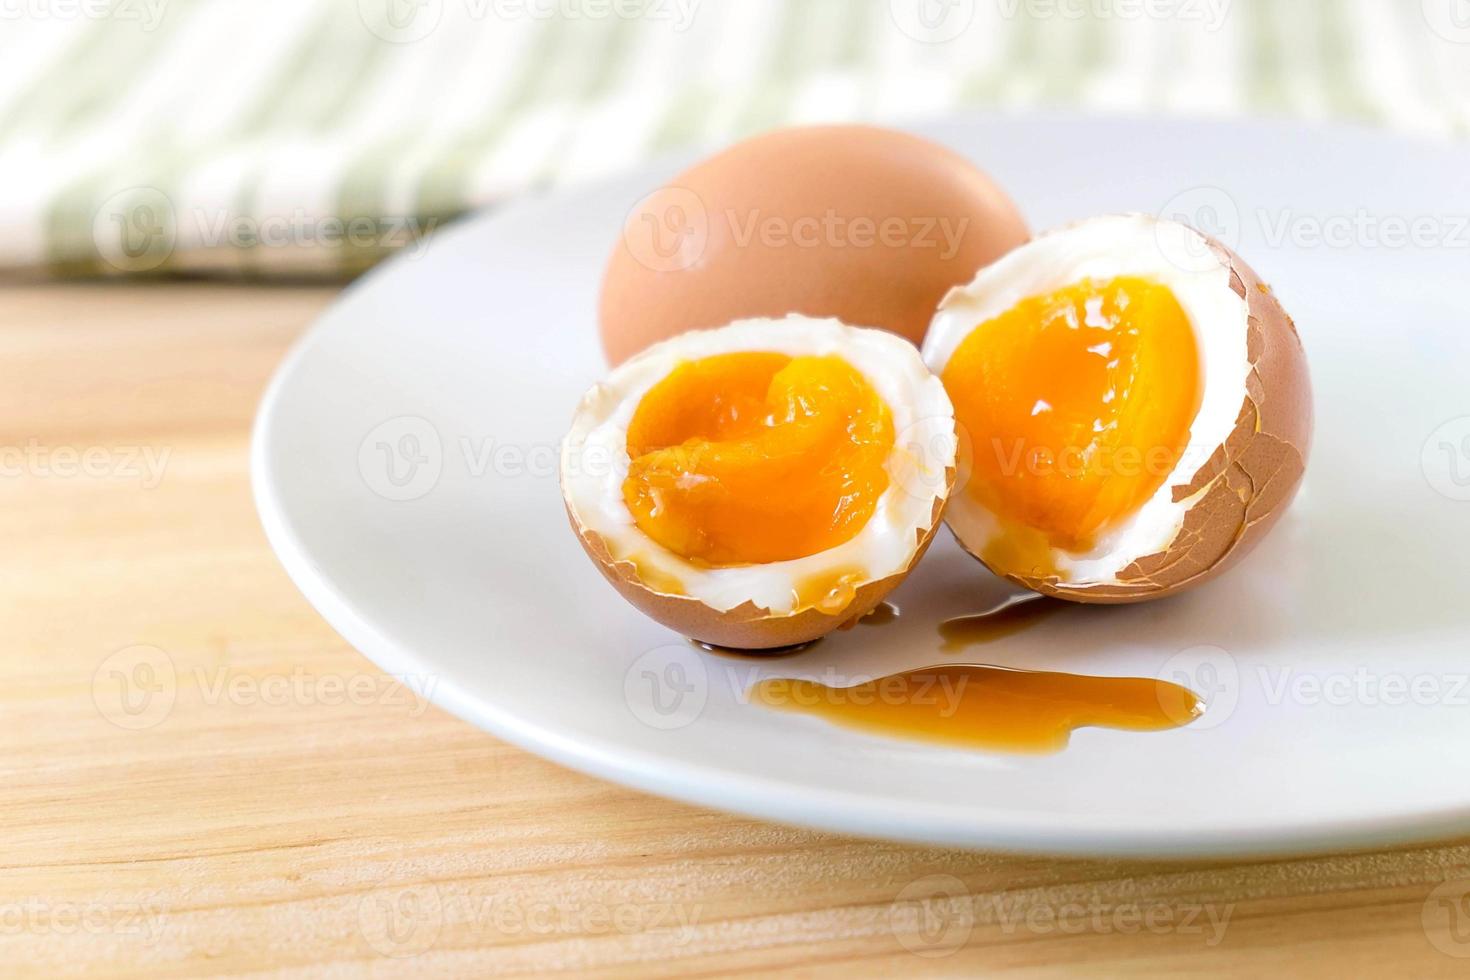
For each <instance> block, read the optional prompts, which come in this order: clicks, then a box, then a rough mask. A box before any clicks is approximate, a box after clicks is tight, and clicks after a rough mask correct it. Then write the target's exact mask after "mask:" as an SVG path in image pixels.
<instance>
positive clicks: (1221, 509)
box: [925, 215, 1312, 603]
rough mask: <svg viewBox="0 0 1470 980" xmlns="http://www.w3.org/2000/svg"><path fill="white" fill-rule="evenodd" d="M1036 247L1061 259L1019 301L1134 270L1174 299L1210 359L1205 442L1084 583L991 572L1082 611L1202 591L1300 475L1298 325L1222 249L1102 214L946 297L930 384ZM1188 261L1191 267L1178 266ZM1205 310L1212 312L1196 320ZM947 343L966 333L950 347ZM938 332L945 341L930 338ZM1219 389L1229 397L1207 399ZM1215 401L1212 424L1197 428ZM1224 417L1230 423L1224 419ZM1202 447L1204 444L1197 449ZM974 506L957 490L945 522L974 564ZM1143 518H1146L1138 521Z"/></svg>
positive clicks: (1306, 399) (978, 525) (928, 348)
mask: <svg viewBox="0 0 1470 980" xmlns="http://www.w3.org/2000/svg"><path fill="white" fill-rule="evenodd" d="M1073 236H1078V237H1083V238H1084V240H1083V242H1082V243H1081V244H1080V246H1079V247H1076V248H1072V247H1066V248H1057V249H1049V246H1052V245H1067V244H1069V239H1070V238H1072V237H1073ZM1084 236H1085V237H1084ZM1033 249H1034V250H1036V252H1037V256H1044V257H1047V258H1052V259H1056V260H1059V261H1058V262H1057V266H1056V267H1055V268H1054V269H1052V270H1051V271H1049V272H1047V273H1045V276H1047V277H1049V278H1050V279H1051V280H1054V281H1053V282H1037V283H1034V284H1033V285H1034V286H1035V288H1030V289H1026V288H1025V287H1024V286H1023V287H1022V289H1021V291H1022V292H1023V293H1024V295H1036V294H1038V293H1042V292H1046V291H1048V290H1049V289H1052V288H1058V287H1060V286H1063V285H1067V284H1070V283H1072V282H1076V281H1078V280H1079V279H1081V278H1083V277H1085V276H1089V275H1091V276H1092V277H1094V278H1106V277H1108V276H1111V275H1121V274H1139V273H1140V272H1142V273H1143V274H1144V275H1148V274H1150V273H1153V272H1157V273H1158V278H1160V279H1162V280H1163V281H1165V283H1166V284H1167V285H1170V286H1171V287H1172V288H1173V289H1174V290H1175V292H1176V295H1177V296H1178V298H1179V299H1180V300H1181V303H1182V304H1183V305H1184V306H1185V309H1186V311H1189V312H1191V314H1192V315H1191V322H1192V325H1193V326H1194V329H1195V332H1196V337H1197V339H1198V341H1199V343H1200V346H1201V350H1202V352H1203V355H1204V357H1205V359H1206V361H1207V363H1206V366H1205V372H1204V377H1205V379H1206V381H1205V384H1206V392H1205V402H1204V404H1203V405H1202V407H1201V410H1200V414H1199V415H1198V416H1196V424H1197V426H1204V428H1205V429H1206V430H1207V431H1205V432H1201V431H1200V429H1199V428H1195V429H1193V430H1192V432H1193V435H1192V437H1191V442H1190V449H1189V451H1187V452H1186V453H1185V455H1184V457H1183V458H1182V459H1181V462H1180V464H1179V465H1178V466H1177V467H1176V469H1175V471H1174V473H1172V474H1171V475H1170V476H1169V477H1168V478H1167V479H1166V480H1165V481H1164V484H1163V486H1162V487H1161V488H1160V489H1159V491H1158V493H1157V494H1155V496H1154V498H1152V499H1151V500H1150V501H1148V502H1147V503H1146V504H1145V505H1144V509H1143V510H1142V511H1140V514H1138V515H1135V517H1134V519H1132V520H1130V521H1129V522H1127V523H1125V525H1124V526H1123V527H1121V528H1120V529H1118V530H1117V531H1116V532H1114V533H1113V534H1111V535H1109V536H1108V538H1107V539H1106V540H1105V541H1104V542H1103V543H1102V544H1101V545H1100V546H1099V548H1098V549H1096V550H1095V551H1094V552H1093V553H1091V554H1089V555H1086V556H1083V557H1082V560H1081V561H1079V562H1077V563H1076V564H1075V566H1074V567H1075V568H1076V569H1078V570H1080V571H1081V572H1082V574H1081V575H1078V576H1068V577H1067V578H1066V579H1064V578H1063V577H1061V576H1058V575H1054V574H1046V575H1028V574H1018V573H1015V572H1005V571H1002V570H999V569H994V568H992V569H991V570H992V571H995V572H997V574H1001V575H1002V576H1003V577H1005V578H1007V579H1009V580H1010V581H1012V582H1015V583H1016V584H1018V585H1021V586H1024V587H1025V588H1028V589H1032V590H1034V591H1036V592H1040V593H1043V594H1046V595H1050V596H1055V597H1057V598H1061V599H1069V600H1073V601H1077V602H1089V603H1127V602H1139V601H1143V600H1147V599H1157V598H1161V597H1164V596H1168V595H1174V594H1177V593H1179V592H1182V591H1184V590H1186V589H1191V588H1194V587H1195V586H1197V585H1201V584H1203V583H1205V582H1207V581H1209V580H1210V579H1212V578H1214V577H1215V576H1217V575H1219V574H1221V573H1222V572H1224V571H1226V570H1227V569H1229V568H1231V567H1233V566H1234V565H1235V564H1236V563H1237V562H1238V561H1240V559H1241V558H1243V557H1245V556H1246V555H1247V554H1248V553H1249V552H1250V550H1251V549H1252V548H1254V547H1255V546H1256V544H1258V543H1259V542H1260V541H1261V540H1262V539H1263V538H1264V537H1265V536H1266V534H1267V533H1268V532H1269V531H1270V529H1271V528H1272V527H1273V526H1274V525H1275V524H1276V522H1277V520H1279V519H1280V517H1281V515H1282V514H1283V513H1284V512H1285V511H1286V509H1287V507H1288V505H1289V504H1290V503H1291V501H1292V498H1293V497H1294V496H1295V495H1296V491H1297V488H1298V486H1299V485H1300V483H1301V480H1302V475H1303V473H1304V472H1305V469H1306V462H1307V457H1308V453H1309V450H1310V447H1311V440H1312V389H1311V381H1310V378H1309V377H1308V372H1307V361H1306V354H1305V352H1304V350H1303V348H1302V343H1301V339H1300V338H1299V337H1298V335H1297V330H1296V325H1295V323H1293V322H1292V319H1291V317H1290V316H1289V315H1287V313H1286V311H1285V310H1284V309H1283V308H1282V306H1281V303H1280V302H1279V301H1278V300H1277V298H1276V295H1275V293H1274V292H1272V290H1271V288H1270V287H1269V286H1268V285H1266V284H1265V283H1264V282H1262V281H1261V279H1260V277H1259V276H1257V275H1256V273H1255V271H1254V270H1253V269H1251V267H1250V266H1249V265H1247V264H1246V263H1245V261H1244V260H1243V259H1241V257H1240V256H1238V255H1236V254H1235V252H1234V251H1232V250H1231V249H1230V248H1228V247H1227V246H1225V245H1224V244H1222V243H1221V242H1219V241H1218V240H1216V239H1213V238H1211V237H1209V236H1207V235H1204V234H1202V233H1201V232H1199V231H1197V230H1196V229H1193V228H1190V227H1188V226H1186V225H1183V224H1179V223H1177V222H1169V221H1160V220H1158V219H1155V218H1152V217H1149V216H1146V215H1111V216H1105V217H1101V218H1094V219H1090V220H1088V221H1083V222H1079V223H1077V224H1074V225H1070V226H1066V227H1064V228H1060V229H1058V230H1056V231H1053V232H1050V233H1048V234H1045V235H1042V236H1039V237H1038V238H1036V239H1034V240H1033V241H1032V242H1031V243H1029V244H1028V245H1026V246H1023V247H1022V248H1020V249H1017V250H1016V251H1015V252H1013V253H1011V254H1010V255H1009V256H1007V257H1006V258H1005V259H1002V260H1001V261H1000V262H998V263H996V264H995V265H993V266H991V267H989V268H988V269H985V270H982V271H981V273H980V274H979V275H978V276H976V278H975V280H974V281H973V282H972V283H970V284H969V285H968V286H962V287H957V288H956V289H954V290H952V291H951V292H950V294H949V295H948V296H946V297H945V300H944V302H943V303H942V304H941V305H940V310H939V313H938V314H937V315H936V318H935V326H934V327H932V328H931V335H930V342H929V343H926V345H925V358H926V360H927V361H928V363H929V365H930V367H931V368H932V369H933V370H934V371H935V372H936V373H939V372H941V371H942V370H943V367H944V363H946V362H947V361H948V358H949V355H950V354H952V353H953V350H954V347H955V346H956V345H957V344H958V343H959V341H960V340H962V339H963V337H964V336H965V335H967V334H968V332H969V330H970V329H973V328H974V327H975V326H977V325H978V323H979V322H983V319H984V317H981V319H979V320H973V319H972V320H969V321H968V326H967V327H966V326H964V324H965V323H966V322H967V321H966V317H967V312H968V311H972V310H973V309H974V307H975V306H976V302H975V301H976V298H977V297H982V298H983V297H984V296H986V295H987V294H990V293H993V292H997V291H1003V290H1004V289H1005V288H1006V287H1005V284H1007V279H1008V277H1018V276H1020V275H1021V274H1022V273H1023V272H1025V271H1028V270H1026V269H1025V267H1026V266H1028V265H1031V264H1032V263H1028V262H1027V256H1026V255H1025V253H1027V252H1028V251H1029V250H1033ZM1110 251H1111V252H1112V253H1113V254H1109V252H1110ZM1146 253H1148V254H1146ZM1184 257H1188V258H1187V261H1181V260H1182V259H1184ZM1032 258H1033V259H1034V258H1035V257H1034V256H1033V257H1032ZM1140 265H1141V266H1142V268H1140ZM1226 290H1228V293H1226V292H1225V291H1226ZM1211 291H1214V292H1215V293H1216V294H1217V295H1218V297H1219V298H1220V299H1221V300H1222V302H1219V303H1205V304H1203V305H1195V306H1194V307H1193V308H1192V307H1191V302H1190V294H1191V293H1194V294H1196V295H1203V296H1208V294H1209V293H1210V292H1211ZM1017 298H1019V297H1017ZM982 305H983V304H982ZM1009 305H1010V304H1009V303H1008V302H1007V304H1006V307H1003V308H1008V306H1009ZM1205 308H1208V309H1210V310H1212V311H1214V312H1212V313H1210V314H1209V315H1208V316H1197V315H1195V314H1196V313H1198V312H1199V311H1200V310H1202V309H1205ZM996 312H999V311H998V310H997V311H996ZM956 331H962V332H960V333H959V334H958V336H954V334H955V333H956ZM939 333H948V334H949V335H950V336H949V337H948V339H946V338H944V337H939V336H936V334H939ZM1221 352H1225V353H1226V356H1228V357H1233V358H1236V359H1238V360H1239V362H1240V363H1239V368H1238V370H1235V369H1234V367H1235V366H1234V365H1230V366H1228V367H1227V368H1225V369H1221V367H1220V366H1219V365H1214V364H1209V363H1208V361H1209V358H1210V357H1211V356H1212V354H1213V355H1214V356H1216V357H1219V356H1220V354H1221ZM1215 386H1226V387H1222V388H1220V389H1218V390H1214V389H1215ZM1231 388H1234V389H1236V390H1235V391H1231V390H1230V389H1231ZM1212 402H1213V405H1214V407H1213V409H1212V411H1213V412H1214V415H1215V416H1216V418H1217V419H1218V420H1219V421H1217V422H1210V421H1208V420H1206V418H1205V416H1206V408H1207V407H1210V406H1211V404H1212ZM1232 409H1233V414H1228V415H1227V414H1225V413H1226V412H1227V411H1229V410H1232ZM1210 433H1214V435H1211V434H1210ZM1201 438H1206V439H1208V440H1209V441H1207V442H1205V443H1203V444H1202V443H1201V441H1200V440H1201ZM1201 460H1203V462H1202V463H1201ZM1191 467H1192V468H1191ZM961 498H964V503H962V502H961ZM969 501H970V498H969V497H968V496H967V495H965V494H964V493H963V490H961V491H959V492H957V493H956V494H955V500H954V501H952V502H951V505H950V509H949V514H948V516H947V518H946V522H947V523H948V524H949V525H950V528H951V530H952V531H954V533H955V537H956V539H957V540H958V541H959V543H960V545H961V546H962V547H963V548H965V550H966V551H968V552H969V553H970V554H971V555H973V556H974V557H976V558H977V559H980V560H981V561H982V562H983V561H984V559H981V558H980V556H981V554H982V552H983V551H984V549H985V546H986V543H987V541H986V540H985V538H984V536H983V533H984V527H985V522H984V521H983V520H982V521H975V520H967V519H966V518H967V515H966V514H965V513H964V511H965V507H966V505H968V506H970V507H971V508H972V509H973V508H974V507H975V505H973V504H970V503H969ZM1144 516H1147V518H1148V520H1146V521H1144V520H1141V518H1142V517H1144ZM987 567H988V566H987Z"/></svg>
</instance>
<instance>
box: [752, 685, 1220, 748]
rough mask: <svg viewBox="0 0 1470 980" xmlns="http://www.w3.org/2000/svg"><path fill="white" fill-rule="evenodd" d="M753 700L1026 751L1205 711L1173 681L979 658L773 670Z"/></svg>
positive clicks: (907, 733)
mask: <svg viewBox="0 0 1470 980" xmlns="http://www.w3.org/2000/svg"><path fill="white" fill-rule="evenodd" d="M751 699H752V700H754V701H756V702H757V703H759V704H763V705H766V706H767V707H771V708H780V709H784V710H790V711H800V712H803V713H806V714H812V715H816V716H818V717H821V718H825V719H826V720H828V721H830V722H834V723H836V724H839V725H844V726H847V727H849V728H858V729H861V730H863V731H867V732H873V733H876V734H880V735H888V736H892V737H897V738H907V739H918V740H922V741H926V742H940V743H944V744H948V745H956V746H962V747H965V748H980V749H1000V750H1003V751H1007V752H1027V753H1047V752H1057V751H1060V750H1061V749H1064V748H1066V746H1067V742H1068V741H1069V740H1070V738H1071V735H1072V732H1073V731H1075V730H1076V729H1078V728H1083V727H1087V726H1098V727H1102V728H1119V729H1124V730H1126V731H1134V732H1155V731H1164V730H1166V729H1170V728H1178V727H1179V726H1181V725H1187V724H1189V722H1191V721H1193V720H1194V719H1195V718H1197V717H1199V715H1200V713H1201V711H1203V701H1202V700H1201V699H1200V697H1199V695H1197V694H1195V693H1194V692H1193V691H1191V690H1189V689H1188V688H1186V687H1181V686H1179V685H1178V684H1173V683H1170V682H1169V681H1159V680H1154V679H1153V678H1149V677H1090V676H1085V675H1082V674H1064V673H1058V672H1054V671H1043V670H1012V669H1010V668H1008V667H991V666H986V665H982V664H939V665H937V666H933V667H920V668H917V669H915V670H906V671H903V672H901V673H897V674H889V675H887V676H886V677H879V678H875V679H874V680H871V681H867V682H866V683H863V684H857V685H854V686H852V687H831V686H828V685H826V684H823V683H821V682H820V681H811V680H799V679H795V678H771V679H768V680H764V681H761V682H760V683H758V684H756V685H755V686H754V687H753V688H751Z"/></svg>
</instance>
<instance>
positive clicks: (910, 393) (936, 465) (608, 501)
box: [561, 314, 956, 615]
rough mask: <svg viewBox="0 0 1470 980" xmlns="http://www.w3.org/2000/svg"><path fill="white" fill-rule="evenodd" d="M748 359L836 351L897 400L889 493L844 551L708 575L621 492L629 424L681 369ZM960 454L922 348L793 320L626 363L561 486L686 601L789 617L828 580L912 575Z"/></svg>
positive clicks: (827, 323)
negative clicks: (720, 358) (835, 574)
mask: <svg viewBox="0 0 1470 980" xmlns="http://www.w3.org/2000/svg"><path fill="white" fill-rule="evenodd" d="M739 351H771V352H776V353H781V354H787V355H790V356H793V357H795V356H801V355H816V356H825V355H837V356H839V357H841V358H843V359H844V360H846V361H847V363H848V364H850V365H852V366H853V367H854V368H855V369H857V371H858V372H860V373H861V374H862V375H863V377H864V378H865V379H866V380H867V382H868V384H870V385H871V386H872V387H873V389H874V390H875V391H876V392H877V394H878V395H879V397H880V398H882V399H883V401H884V402H885V403H886V404H887V406H888V410H889V412H890V414H891V417H892V421H893V429H894V434H895V438H894V450H893V452H892V454H890V456H889V459H888V462H887V464H886V468H887V470H888V475H889V486H888V488H887V489H886V490H885V491H884V493H883V495H882V496H881V497H880V498H879V500H878V502H877V505H876V508H875V509H874V512H873V514H872V516H871V517H870V518H869V520H868V522H867V523H866V524H865V525H864V526H863V528H862V530H860V531H859V532H858V533H857V534H856V535H855V536H854V537H852V538H851V539H849V540H848V541H846V542H844V543H843V544H840V545H838V546H836V547H834V548H829V549H827V550H826V551H821V552H818V553H816V554H813V555H807V556H805V557H802V558H794V559H791V560H789V561H779V562H770V563H767V564H758V565H738V566H728V567H709V566H706V565H699V564H695V563H692V562H690V561H688V560H686V559H685V558H683V557H682V556H680V555H678V554H675V553H674V552H672V551H669V550H668V549H666V548H663V547H662V546H660V545H658V544H657V543H656V542H654V541H653V540H652V539H651V538H649V537H648V536H647V535H645V534H644V533H643V531H642V530H641V529H640V528H639V527H638V525H637V524H636V523H635V522H634V520H633V515H632V513H631V512H630V511H629V510H628V506H627V504H626V503H625V502H624V500H623V491H622V487H623V481H624V480H625V479H626V478H627V475H628V468H629V463H630V460H629V458H628V452H627V433H628V425H629V423H630V422H631V420H632V418H633V413H634V412H635V411H636V410H637V408H638V404H639V402H640V401H641V400H642V399H643V396H644V395H645V394H647V392H648V390H649V389H650V388H652V387H653V386H654V385H655V384H657V383H658V382H660V381H662V380H663V379H664V378H665V377H667V376H668V374H669V372H670V371H672V370H673V369H674V367H675V366H677V365H678V364H679V363H680V362H683V361H689V360H696V359H699V358H703V357H710V356H713V355H717V354H727V353H734V352H739ZM955 449H956V440H955V434H954V409H953V407H952V406H951V404H950V401H949V396H948V394H946V392H945V390H944V386H943V384H941V383H940V381H939V379H938V378H936V377H934V375H932V374H930V373H929V371H928V369H927V368H925V367H924V362H923V360H922V359H921V358H920V357H919V352H918V351H917V350H916V349H915V348H914V347H913V345H911V344H910V343H908V341H906V340H904V339H902V338H900V337H897V336H894V335H893V334H890V333H887V332H884V331H880V330H872V329H866V328H859V327H850V326H847V325H845V324H843V323H840V322H839V321H837V320H833V319H813V318H809V317H804V316H798V315H795V314H793V315H789V316H787V317H785V318H783V319H753V320H739V321H736V322H735V323H732V324H730V325H728V326H725V327H720V328H718V329H715V330H698V331H691V332H689V333H686V334H682V335H680V336H677V337H674V338H672V339H670V340H666V341H664V342H663V343H660V344H657V345H655V346H653V347H651V348H649V349H648V350H645V351H644V352H642V353H641V354H639V355H637V356H636V357H634V358H632V359H631V360H628V361H626V362H624V363H623V364H622V365H620V366H619V367H618V368H616V369H615V370H614V371H613V373H612V375H611V376H610V377H609V378H608V379H607V380H606V381H605V382H603V383H602V384H599V385H597V386H595V387H594V388H593V389H592V390H591V391H589V392H588V393H587V395H586V396H585V397H584V398H583V400H582V403H581V405H580V406H579V407H578V409H577V412H576V416H575V418H574V420H573V423H572V428H571V431H570V432H569V433H568V435H567V437H566V440H565V442H564V443H563V445H562V462H561V480H562V489H563V494H564V495H565V497H566V500H567V504H568V506H569V508H570V509H571V511H572V514H573V517H574V518H575V520H576V522H577V523H578V525H579V526H580V527H582V528H584V529H588V530H591V531H594V532H596V533H597V534H599V535H600V536H601V537H602V538H603V540H604V541H605V543H606V545H607V547H608V550H609V551H610V552H611V554H612V555H613V557H614V558H626V557H629V556H637V557H638V559H639V565H640V567H647V566H648V565H652V566H653V568H654V569H656V570H657V571H658V572H659V573H660V574H662V575H669V576H672V577H673V578H674V579H675V580H676V581H677V582H678V583H679V585H680V587H681V588H682V589H683V592H684V594H685V595H687V596H689V597H691V598H694V599H697V600H699V601H700V602H702V603H704V604H705V605H707V606H709V607H711V608H713V609H716V610H719V611H727V610H730V609H734V608H735V607H737V606H740V605H742V604H744V603H746V602H754V603H755V605H756V606H758V607H761V608H763V609H766V610H769V611H770V612H771V613H772V614H774V615H785V614H789V613H793V612H796V611H798V609H797V599H796V592H797V588H798V584H799V583H802V582H805V581H809V580H810V579H811V578H813V577H814V576H820V575H821V574H823V573H824V572H830V571H832V570H835V569H846V568H861V569H865V570H866V572H867V576H866V577H865V578H864V579H863V580H862V581H860V582H856V583H853V585H855V586H857V585H862V584H864V583H865V582H869V581H876V580H878V579H882V578H886V577H888V576H890V575H892V574H894V573H895V572H898V571H901V570H903V569H905V568H907V567H908V566H909V564H910V563H911V561H912V560H913V556H914V552H915V550H916V548H917V545H918V541H919V539H920V532H921V531H923V530H926V529H928V528H929V527H930V526H931V525H932V523H933V520H934V505H935V502H936V500H937V499H939V498H942V497H943V496H944V494H945V493H946V492H947V487H948V480H947V471H948V470H950V469H951V468H953V466H954V463H955Z"/></svg>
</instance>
